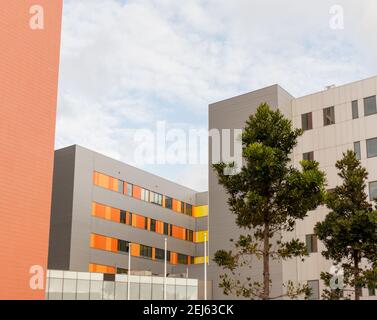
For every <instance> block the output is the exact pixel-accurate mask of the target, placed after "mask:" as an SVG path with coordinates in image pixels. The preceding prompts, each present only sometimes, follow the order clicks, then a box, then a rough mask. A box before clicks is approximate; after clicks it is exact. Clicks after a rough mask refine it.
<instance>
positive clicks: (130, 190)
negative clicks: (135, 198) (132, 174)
mask: <svg viewBox="0 0 377 320" xmlns="http://www.w3.org/2000/svg"><path fill="white" fill-rule="evenodd" d="M127 195H128V196H130V197H132V183H127Z"/></svg>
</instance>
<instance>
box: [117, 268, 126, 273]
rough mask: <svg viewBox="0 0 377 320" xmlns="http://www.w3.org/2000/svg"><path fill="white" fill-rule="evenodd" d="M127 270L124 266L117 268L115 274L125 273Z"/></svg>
mask: <svg viewBox="0 0 377 320" xmlns="http://www.w3.org/2000/svg"><path fill="white" fill-rule="evenodd" d="M127 273H128V270H127V269H124V268H117V274H127Z"/></svg>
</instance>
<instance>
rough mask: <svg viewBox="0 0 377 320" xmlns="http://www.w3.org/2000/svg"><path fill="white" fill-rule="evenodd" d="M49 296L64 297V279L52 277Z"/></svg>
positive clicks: (57, 298) (51, 298) (53, 297)
mask: <svg viewBox="0 0 377 320" xmlns="http://www.w3.org/2000/svg"><path fill="white" fill-rule="evenodd" d="M48 298H49V299H50V300H61V299H62V298H63V279H58V278H50V283H49V294H48Z"/></svg>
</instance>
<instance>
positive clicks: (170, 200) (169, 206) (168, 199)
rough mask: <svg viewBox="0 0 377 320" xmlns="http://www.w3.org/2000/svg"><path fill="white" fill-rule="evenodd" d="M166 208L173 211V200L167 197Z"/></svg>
mask: <svg viewBox="0 0 377 320" xmlns="http://www.w3.org/2000/svg"><path fill="white" fill-rule="evenodd" d="M165 208H168V209H173V199H172V198H170V197H166V196H165Z"/></svg>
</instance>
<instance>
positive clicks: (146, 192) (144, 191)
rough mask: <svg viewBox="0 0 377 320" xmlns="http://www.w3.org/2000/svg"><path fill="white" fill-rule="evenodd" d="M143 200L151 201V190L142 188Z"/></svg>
mask: <svg viewBox="0 0 377 320" xmlns="http://www.w3.org/2000/svg"><path fill="white" fill-rule="evenodd" d="M141 200H144V201H149V190H147V189H143V188H141Z"/></svg>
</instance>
